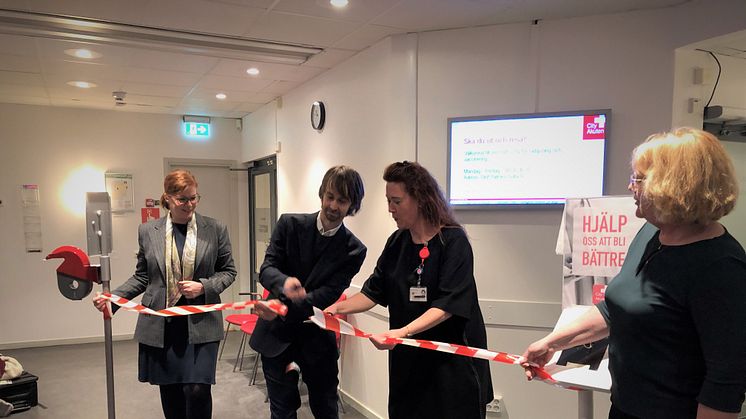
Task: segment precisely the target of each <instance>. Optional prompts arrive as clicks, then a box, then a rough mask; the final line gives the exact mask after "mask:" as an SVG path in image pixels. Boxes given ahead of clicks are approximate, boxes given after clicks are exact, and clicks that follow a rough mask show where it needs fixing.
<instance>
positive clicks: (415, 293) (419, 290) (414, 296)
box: [409, 287, 427, 303]
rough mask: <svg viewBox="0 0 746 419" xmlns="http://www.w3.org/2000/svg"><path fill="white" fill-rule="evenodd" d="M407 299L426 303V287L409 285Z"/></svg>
mask: <svg viewBox="0 0 746 419" xmlns="http://www.w3.org/2000/svg"><path fill="white" fill-rule="evenodd" d="M409 301H410V302H413V303H426V302H427V287H409Z"/></svg>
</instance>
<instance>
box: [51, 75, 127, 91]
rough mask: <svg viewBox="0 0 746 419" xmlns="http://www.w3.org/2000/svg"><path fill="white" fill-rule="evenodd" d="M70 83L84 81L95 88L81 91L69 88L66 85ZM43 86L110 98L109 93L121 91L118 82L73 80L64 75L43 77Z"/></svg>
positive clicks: (92, 79) (87, 79)
mask: <svg viewBox="0 0 746 419" xmlns="http://www.w3.org/2000/svg"><path fill="white" fill-rule="evenodd" d="M71 81H86V82H88V83H94V84H96V87H92V88H90V89H81V88H79V87H75V86H70V85H69V84H67V83H68V82H71ZM44 85H45V86H46V87H47V88H48V89H69V90H70V91H76V90H86V91H95V92H97V94H101V95H109V96H111V92H113V91H114V90H121V89H122V82H121V81H119V80H102V79H96V78H86V79H83V80H81V79H79V78H73V77H68V76H64V75H56V74H55V75H45V76H44Z"/></svg>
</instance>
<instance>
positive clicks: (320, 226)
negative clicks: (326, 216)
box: [316, 212, 342, 237]
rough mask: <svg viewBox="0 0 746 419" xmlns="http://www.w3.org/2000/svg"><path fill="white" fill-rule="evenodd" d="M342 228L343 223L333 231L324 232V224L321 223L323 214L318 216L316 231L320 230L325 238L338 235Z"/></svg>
mask: <svg viewBox="0 0 746 419" xmlns="http://www.w3.org/2000/svg"><path fill="white" fill-rule="evenodd" d="M340 227H342V223H339V225H338V226H336V227H334V228H333V229H331V230H326V231H324V224H323V223H322V222H321V212H319V215H318V216H316V229H318V230H319V233H320V234H321V235H322V236H324V237H331V236H333V235H335V234H337V231H339V228H340Z"/></svg>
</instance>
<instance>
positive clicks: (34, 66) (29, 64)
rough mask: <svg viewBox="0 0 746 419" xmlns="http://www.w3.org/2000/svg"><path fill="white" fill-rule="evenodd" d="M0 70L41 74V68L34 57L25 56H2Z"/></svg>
mask: <svg viewBox="0 0 746 419" xmlns="http://www.w3.org/2000/svg"><path fill="white" fill-rule="evenodd" d="M0 70H5V71H22V72H25V73H41V66H40V65H39V61H38V60H37V59H36V57H29V56H26V55H11V54H8V55H4V56H3V57H2V60H0Z"/></svg>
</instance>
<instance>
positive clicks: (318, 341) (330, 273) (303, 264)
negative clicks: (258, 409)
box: [250, 166, 367, 419]
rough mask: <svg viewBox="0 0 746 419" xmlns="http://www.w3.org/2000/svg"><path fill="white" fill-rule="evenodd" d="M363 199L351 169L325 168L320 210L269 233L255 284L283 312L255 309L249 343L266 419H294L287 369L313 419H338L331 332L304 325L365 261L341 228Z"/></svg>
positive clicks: (296, 399) (285, 220)
mask: <svg viewBox="0 0 746 419" xmlns="http://www.w3.org/2000/svg"><path fill="white" fill-rule="evenodd" d="M363 195H364V189H363V182H362V179H361V178H360V175H359V174H358V173H357V172H356V171H355V170H353V169H351V168H349V167H346V166H335V167H332V168H331V169H329V170H328V171H327V172H326V174H325V175H324V179H323V181H322V182H321V186H320V188H319V198H321V211H319V212H316V213H313V214H284V215H282V216H281V217H280V219H279V221H278V222H277V226H276V227H275V230H274V232H273V233H272V240H271V243H270V246H269V248H267V253H266V256H265V258H264V263H263V264H262V267H261V272H260V276H259V279H260V281H261V283H262V286H263V287H264V288H265V289H267V290H269V292H270V298H276V299H279V300H281V301H282V302H283V303H285V304H286V305H287V306H288V313H287V315H286V316H285V317H282V318H280V317H277V316H276V315H275V314H274V313H272V312H270V311H268V310H267V309H265V308H264V307H263V306H260V305H258V306H257V312H258V314H259V315H260V317H261V318H260V320H259V322H258V323H257V325H256V329H255V330H254V333H253V334H252V336H251V340H250V345H251V347H252V348H254V349H255V350H256V351H257V352H259V353H260V354H261V356H262V369H263V371H264V377H265V379H266V381H267V392H268V395H269V401H270V411H271V414H272V419H279V418H283V419H284V418H295V417H296V411H297V409H298V408H299V407H300V404H301V403H300V394H299V392H298V374H295V373H294V372H293V371H294V370H292V369H291V370H290V371H288V366H289V365H292V363H295V364H297V365H298V366H299V367H300V370H301V373H302V374H303V381H304V382H305V383H306V385H307V386H308V397H309V404H310V407H311V411H312V412H313V414H314V417H316V418H338V417H339V415H338V413H337V402H338V396H337V385H338V384H339V380H338V378H337V374H338V367H337V358H338V356H339V354H338V351H337V345H336V339H335V336H334V333H332V332H330V331H326V330H322V329H320V328H318V327H317V326H315V325H313V324H309V323H304V322H303V321H304V320H306V319H307V318H308V317H309V316H311V315H313V309H312V307H319V308H322V309H323V308H326V307H328V306H330V305H331V304H333V303H334V302H335V301H337V299H339V297H340V296H341V295H342V292H343V291H344V290H345V289H347V288H348V287H349V286H350V281H351V280H352V277H353V276H355V274H357V273H358V271H359V270H360V266H361V265H362V264H363V261H364V260H365V254H366V251H367V249H366V247H365V246H364V245H363V243H362V242H360V240H358V238H357V237H355V235H354V234H352V232H350V231H349V230H347V228H345V226H344V224H343V223H342V221H343V219H344V217H345V216H347V215H354V214H355V213H356V212H357V211H358V210H359V209H360V204H361V202H362V200H363Z"/></svg>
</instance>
